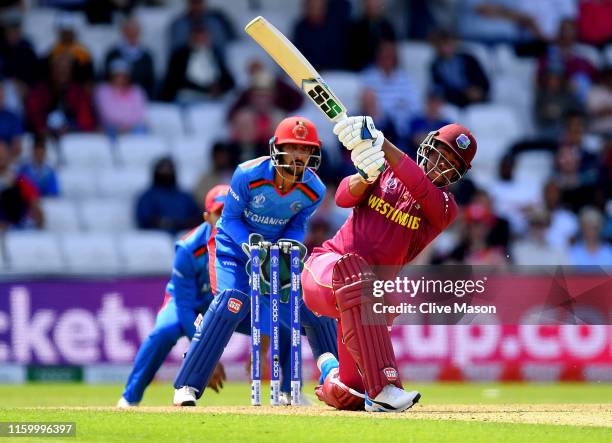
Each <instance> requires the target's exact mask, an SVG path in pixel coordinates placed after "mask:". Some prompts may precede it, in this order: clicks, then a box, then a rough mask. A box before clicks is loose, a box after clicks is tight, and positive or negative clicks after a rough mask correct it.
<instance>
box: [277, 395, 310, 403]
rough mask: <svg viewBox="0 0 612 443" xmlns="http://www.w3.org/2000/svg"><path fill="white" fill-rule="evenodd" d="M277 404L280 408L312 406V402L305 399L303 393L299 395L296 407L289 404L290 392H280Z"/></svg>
mask: <svg viewBox="0 0 612 443" xmlns="http://www.w3.org/2000/svg"><path fill="white" fill-rule="evenodd" d="M278 404H279V405H281V406H312V404H313V403H312V400H310V399H309V398H308V397H306V396H305V395H304V394H303V393H302V394H301V395H300V403H299V404H297V405H292V404H291V393H290V392H281V393H280V396H279V399H278Z"/></svg>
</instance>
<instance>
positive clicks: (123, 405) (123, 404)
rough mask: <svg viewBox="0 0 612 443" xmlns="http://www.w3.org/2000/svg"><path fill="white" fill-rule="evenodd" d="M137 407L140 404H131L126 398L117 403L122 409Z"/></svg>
mask: <svg viewBox="0 0 612 443" xmlns="http://www.w3.org/2000/svg"><path fill="white" fill-rule="evenodd" d="M136 406H138V402H136V403H130V402H129V401H127V400H126V399H125V398H124V397H121V398H120V399H119V401H118V402H117V407H118V408H121V409H127V408H135V407H136Z"/></svg>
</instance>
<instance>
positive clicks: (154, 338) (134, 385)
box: [117, 185, 229, 408]
mask: <svg viewBox="0 0 612 443" xmlns="http://www.w3.org/2000/svg"><path fill="white" fill-rule="evenodd" d="M228 190H229V186H228V185H217V186H215V187H214V188H212V189H211V190H210V191H208V194H206V200H205V204H204V206H205V210H206V212H204V223H202V224H200V225H199V226H197V227H196V228H194V229H192V230H191V231H190V232H189V233H187V234H186V235H185V236H184V237H183V238H181V239H180V240H179V241H177V242H176V247H175V250H176V256H175V259H174V265H173V269H172V276H171V277H170V281H169V282H168V284H167V286H166V297H165V298H164V302H163V304H162V306H161V308H160V310H159V313H158V314H157V319H156V321H155V327H154V328H153V331H151V333H150V334H149V336H148V337H147V339H146V340H145V341H144V342H143V344H142V346H141V347H140V349H139V350H138V353H137V354H136V359H135V360H134V368H133V369H132V372H131V373H130V376H129V377H128V381H127V383H126V385H125V390H124V391H123V396H122V397H121V399H120V400H119V402H118V403H117V406H118V407H120V408H127V407H131V406H137V405H138V403H139V402H140V400H142V396H143V394H144V391H145V389H146V388H147V386H149V384H150V383H151V381H152V380H153V377H155V373H156V372H157V371H158V370H159V368H160V366H161V365H162V363H163V362H164V360H165V359H166V357H167V356H168V354H169V353H170V350H171V349H172V347H173V346H174V345H175V344H176V342H177V341H178V339H179V338H181V337H183V336H187V337H188V338H189V339H190V340H191V339H192V337H193V334H194V333H195V325H194V321H195V320H196V318H197V316H198V314H199V313H202V312H206V310H207V309H208V305H209V304H210V302H211V301H212V299H213V297H212V292H211V290H210V280H209V274H208V261H209V255H208V247H207V244H208V242H209V240H210V239H211V238H214V232H213V231H214V229H215V228H214V226H215V224H216V223H217V220H218V219H219V217H220V216H221V211H222V209H223V204H224V202H225V197H226V195H227V192H228ZM223 380H225V373H224V371H223V366H221V365H218V366H217V367H216V368H215V372H214V375H213V376H212V377H211V379H210V383H209V386H210V387H211V388H212V389H213V390H215V391H216V392H218V390H219V388H222V387H223Z"/></svg>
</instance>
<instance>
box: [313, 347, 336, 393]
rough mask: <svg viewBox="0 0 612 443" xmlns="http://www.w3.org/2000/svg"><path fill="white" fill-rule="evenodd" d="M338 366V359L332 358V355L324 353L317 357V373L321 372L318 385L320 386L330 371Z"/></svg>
mask: <svg viewBox="0 0 612 443" xmlns="http://www.w3.org/2000/svg"><path fill="white" fill-rule="evenodd" d="M338 366H339V363H338V359H337V358H336V357H334V354H332V353H331V352H326V353H324V354H321V355H319V358H317V368H319V371H321V376H320V377H319V384H320V385H322V384H323V382H324V381H325V379H326V378H327V375H328V374H329V373H330V371H331V370H332V369H335V368H337V367H338Z"/></svg>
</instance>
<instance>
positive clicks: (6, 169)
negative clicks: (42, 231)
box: [0, 140, 44, 231]
mask: <svg viewBox="0 0 612 443" xmlns="http://www.w3.org/2000/svg"><path fill="white" fill-rule="evenodd" d="M43 222H44V217H43V212H42V210H41V208H40V204H39V197H38V192H37V191H36V186H34V184H33V183H32V182H31V181H30V180H29V179H28V178H26V177H24V176H22V175H19V174H18V173H17V171H16V169H15V162H14V160H13V157H12V155H11V151H10V148H9V146H8V145H7V144H6V143H5V142H4V141H3V140H0V231H2V230H4V229H7V228H8V227H17V228H27V227H38V228H40V227H42V225H43Z"/></svg>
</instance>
